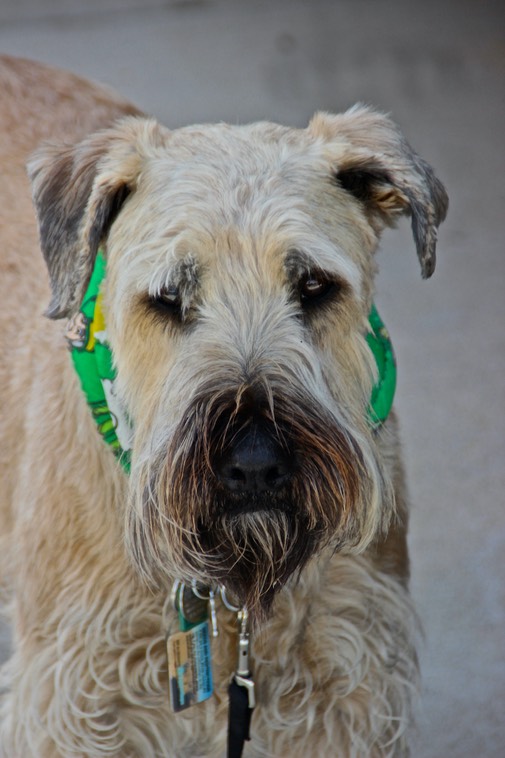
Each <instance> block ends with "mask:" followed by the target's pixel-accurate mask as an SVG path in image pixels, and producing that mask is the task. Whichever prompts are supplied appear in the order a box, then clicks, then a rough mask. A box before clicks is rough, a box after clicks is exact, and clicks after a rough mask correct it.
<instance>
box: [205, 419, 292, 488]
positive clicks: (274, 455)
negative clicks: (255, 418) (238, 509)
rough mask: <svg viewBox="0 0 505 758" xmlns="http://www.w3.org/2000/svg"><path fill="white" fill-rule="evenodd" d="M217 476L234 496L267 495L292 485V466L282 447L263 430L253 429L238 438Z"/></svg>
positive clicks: (219, 468)
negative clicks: (264, 493)
mask: <svg viewBox="0 0 505 758" xmlns="http://www.w3.org/2000/svg"><path fill="white" fill-rule="evenodd" d="M216 473H217V476H218V478H219V480H220V482H221V484H223V485H224V486H225V487H226V488H227V489H228V490H229V491H230V492H237V493H247V492H265V491H267V490H278V489H279V488H280V487H282V486H283V485H284V484H285V483H286V482H287V481H288V479H289V477H290V473H291V464H290V461H289V458H288V455H287V453H286V452H285V451H284V450H283V449H282V448H281V446H280V445H279V444H278V443H277V442H276V441H275V440H274V439H272V437H271V436H270V435H269V434H268V433H267V432H265V431H264V430H263V429H261V428H260V427H258V426H257V425H252V426H250V427H248V429H247V430H246V431H245V432H242V433H240V434H239V435H237V437H236V438H235V439H234V441H233V444H232V445H231V447H230V448H229V450H228V451H227V453H226V454H225V455H224V456H223V458H222V459H221V461H220V462H219V464H218V466H217V470H216Z"/></svg>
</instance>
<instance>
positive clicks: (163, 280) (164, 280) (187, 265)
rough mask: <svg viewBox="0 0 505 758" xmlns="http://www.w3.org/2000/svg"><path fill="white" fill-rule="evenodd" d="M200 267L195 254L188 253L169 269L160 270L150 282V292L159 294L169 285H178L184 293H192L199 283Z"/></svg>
mask: <svg viewBox="0 0 505 758" xmlns="http://www.w3.org/2000/svg"><path fill="white" fill-rule="evenodd" d="M198 275H199V267H198V262H197V260H196V258H195V256H194V255H192V254H191V253H188V254H187V255H186V256H184V258H181V259H180V260H179V261H177V262H176V263H175V264H174V265H172V266H171V267H170V269H169V270H168V271H167V270H166V269H164V270H163V271H161V270H158V271H157V272H155V274H154V275H153V276H152V277H151V280H150V282H149V294H150V295H159V294H160V292H162V291H163V290H165V289H168V288H169V287H174V286H175V287H178V288H180V289H181V290H182V291H183V294H184V295H188V294H189V293H191V292H192V291H193V290H194V289H195V288H196V285H197V283H198Z"/></svg>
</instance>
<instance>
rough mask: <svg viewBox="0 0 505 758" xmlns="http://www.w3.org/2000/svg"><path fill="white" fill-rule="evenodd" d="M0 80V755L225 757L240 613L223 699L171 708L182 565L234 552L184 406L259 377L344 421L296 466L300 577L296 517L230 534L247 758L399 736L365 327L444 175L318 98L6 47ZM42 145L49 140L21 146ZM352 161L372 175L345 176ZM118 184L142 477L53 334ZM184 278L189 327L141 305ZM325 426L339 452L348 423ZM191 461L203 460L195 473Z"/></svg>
mask: <svg viewBox="0 0 505 758" xmlns="http://www.w3.org/2000/svg"><path fill="white" fill-rule="evenodd" d="M0 91H1V92H2V100H1V108H0V127H1V135H0V151H1V152H0V161H1V166H2V172H3V175H4V178H3V179H2V183H1V185H0V214H1V227H0V240H1V242H0V252H1V262H0V279H1V287H2V294H1V300H0V312H1V318H2V330H1V335H2V345H1V349H0V358H1V364H0V392H1V405H0V408H1V430H0V431H1V437H0V450H1V454H0V474H1V490H0V495H1V500H0V535H1V536H0V539H1V542H0V556H1V558H0V560H1V566H2V581H3V588H4V593H5V596H6V610H7V613H8V615H9V616H10V619H11V621H12V627H13V651H12V656H11V658H10V660H9V661H8V662H7V663H6V664H5V665H4V667H3V669H2V671H1V683H2V686H3V688H4V691H3V695H2V696H1V701H0V702H1V706H0V708H1V710H0V756H2V757H3V758H30V757H32V758H58V757H65V758H70V756H72V757H77V756H86V757H89V758H98V757H99V756H114V758H155V757H157V758H161V757H162V756H163V757H165V758H196V757H197V756H202V757H203V756H208V757H210V756H212V757H215V758H218V757H219V758H222V757H223V756H224V755H225V741H226V725H227V687H228V683H229V680H230V676H231V674H232V672H233V670H234V665H235V650H236V644H237V635H236V622H235V619H234V617H233V615H232V614H231V613H230V612H228V611H226V610H225V609H224V608H223V607H220V608H219V610H218V619H219V629H220V636H219V637H218V638H217V639H216V640H215V641H214V642H213V655H214V680H215V685H216V686H215V694H214V696H213V697H212V698H211V699H210V700H209V701H206V702H205V703H203V704H201V705H199V706H195V707H193V708H191V709H190V710H189V711H187V712H185V713H183V714H179V715H174V714H172V713H171V710H170V706H169V699H168V680H167V660H166V650H165V636H166V634H167V633H168V632H169V631H170V630H173V629H174V628H175V627H176V619H175V614H174V612H173V609H172V608H171V604H170V597H169V596H170V589H171V582H172V580H173V579H174V578H175V577H176V576H177V577H183V578H187V579H189V578H192V577H193V578H199V579H201V580H203V581H205V580H207V581H208V579H209V575H212V576H219V571H220V570H221V568H220V564H219V559H218V558H216V556H210V555H207V554H205V552H204V551H203V550H201V549H200V548H201V546H202V543H201V541H200V538H199V537H197V536H195V535H196V532H197V527H198V523H199V519H200V518H210V516H211V509H212V506H213V503H212V502H207V501H202V500H200V499H199V496H198V494H197V489H198V487H199V485H200V477H201V480H202V482H204V483H205V485H206V486H208V487H211V486H213V485H212V481H211V480H212V472H211V470H210V467H207V463H206V462H205V461H203V460H202V461H198V460H197V461H196V462H195V461H192V460H191V456H190V452H189V451H190V449H192V448H191V444H192V442H191V441H192V440H193V439H194V438H195V439H198V435H199V434H203V433H205V434H206V433H207V432H206V430H207V426H206V425H207V424H209V423H210V421H209V419H207V420H205V421H204V422H202V424H203V426H201V427H200V426H199V421H198V418H199V417H198V416H197V415H195V416H194V420H193V415H192V414H196V411H195V408H196V407H197V406H198V407H200V406H199V405H198V403H200V402H201V401H200V399H199V398H200V397H201V396H204V397H205V403H207V407H208V408H209V409H211V410H212V409H213V408H215V407H216V408H217V407H218V404H219V402H220V398H221V396H222V395H223V393H225V392H227V393H228V394H230V395H232V396H233V397H236V398H237V399H236V404H237V408H238V406H239V405H240V403H241V400H240V398H241V396H242V394H243V393H247V392H250V391H251V387H254V388H260V389H261V393H263V394H264V396H265V397H266V398H267V401H266V405H267V406H268V407H267V409H266V410H265V413H266V412H267V411H268V412H271V413H272V414H273V415H274V417H276V414H277V413H278V414H279V417H278V420H279V423H280V424H281V425H282V423H283V419H284V417H283V415H282V414H283V412H284V411H283V403H284V402H285V403H286V408H287V409H288V410H289V409H295V410H294V411H293V412H294V413H295V412H296V413H297V414H298V413H299V416H300V419H304V418H305V416H306V417H307V427H310V426H311V424H312V423H315V424H319V423H320V422H319V419H320V418H321V419H323V418H324V419H326V420H328V424H329V426H328V440H333V439H334V438H335V439H339V440H343V442H342V445H343V448H344V449H343V451H342V453H341V459H340V458H339V460H341V463H340V464H339V466H340V469H339V472H338V473H336V472H332V473H328V474H327V475H325V477H326V478H325V479H324V481H323V480H322V479H321V481H320V482H319V481H318V479H317V477H314V479H313V480H311V481H310V482H309V483H308V484H310V485H311V487H312V489H310V487H309V488H308V489H307V502H306V503H305V502H304V503H303V508H306V510H307V524H309V525H311V524H312V525H313V524H316V523H318V524H319V525H322V528H324V530H325V537H324V539H322V540H321V542H320V544H319V545H318V547H317V550H315V552H314V554H313V555H312V556H311V557H310V559H309V560H308V561H307V562H305V563H304V564H303V566H300V570H301V573H300V575H299V576H298V572H297V571H294V573H293V574H292V576H290V577H285V578H284V579H283V580H282V581H279V576H278V573H276V572H279V571H280V569H279V566H278V564H277V562H276V560H274V558H273V556H274V555H278V552H276V551H281V552H286V551H287V550H288V548H289V544H288V542H287V537H286V535H287V534H288V527H287V526H283V524H284V521H285V520H286V519H287V518H288V517H287V516H285V515H284V516H283V517H282V518H281V517H280V516H279V520H278V522H276V523H277V524H278V528H279V531H278V532H277V531H276V530H275V529H272V526H271V525H272V522H271V521H270V520H269V519H267V518H266V516H265V514H264V513H263V511H260V512H259V514H258V513H254V514H251V515H247V516H244V517H243V519H242V520H240V522H239V526H240V530H241V531H240V530H239V531H240V534H239V535H238V536H237V535H235V533H234V532H233V530H230V531H229V539H230V542H231V543H233V541H234V540H235V539H236V540H237V545H239V544H241V543H240V539H241V535H242V532H244V533H247V534H249V537H250V539H251V540H253V542H254V544H256V545H260V546H261V556H258V563H259V564H260V566H259V568H255V569H254V572H256V573H254V572H253V573H254V576H255V582H256V584H254V586H252V587H251V588H249V589H250V594H249V595H248V597H250V598H251V604H252V606H251V608H252V611H253V615H254V614H255V618H256V619H257V621H256V627H255V631H254V636H253V656H252V666H253V670H254V676H255V681H256V687H257V700H258V705H257V708H256V710H255V712H254V714H253V719H252V729H251V736H252V739H251V742H250V743H247V744H246V748H245V751H244V756H246V757H247V758H252V756H263V757H264V758H266V757H268V758H307V756H314V758H316V757H319V756H321V758H323V757H324V758H326V756H330V755H331V756H336V757H338V758H393V757H395V758H405V757H406V756H407V755H408V729H409V726H410V725H411V723H412V703H413V699H414V696H415V692H416V689H417V679H418V672H417V659H416V653H415V639H416V628H417V623H416V617H415V613H414V611H413V609H412V606H411V602H410V600H409V596H408V592H407V579H408V559H407V550H406V529H407V506H406V499H405V492H404V483H403V473H402V468H401V463H400V454H399V443H398V433H397V426H396V419H395V417H394V414H392V415H391V416H390V418H389V420H388V422H387V424H386V425H385V426H384V427H383V428H382V429H381V430H379V431H378V432H374V431H372V430H371V428H370V425H369V423H368V419H367V405H368V401H369V397H370V391H371V387H372V385H373V382H374V380H375V373H374V372H375V367H374V361H373V358H372V356H371V353H370V351H369V349H368V347H367V343H366V340H365V335H366V330H367V317H368V313H369V309H370V306H371V303H372V298H373V277H374V273H375V262H374V257H373V253H374V251H375V248H376V245H377V242H378V235H379V234H380V230H381V229H382V228H383V226H384V224H385V223H388V224H392V223H394V220H395V218H396V217H397V216H398V215H399V214H401V213H410V214H411V215H412V218H413V229H414V235H415V238H416V244H417V248H418V255H419V259H420V262H421V266H422V267H423V272H424V274H425V275H426V276H429V275H430V274H431V272H432V269H433V265H434V245H435V238H436V226H437V225H438V223H439V222H440V221H441V220H442V218H443V216H444V213H445V205H446V198H445V193H444V191H443V188H442V187H441V185H440V184H439V183H438V182H437V180H436V179H435V178H434V177H433V174H432V172H431V170H430V169H429V168H428V167H427V166H426V164H424V162H422V161H421V159H419V158H418V156H416V155H415V153H413V152H412V151H411V150H410V148H409V146H408V145H407V144H406V143H405V142H404V140H403V138H402V137H401V135H400V133H399V132H398V130H397V129H396V128H395V127H394V125H393V124H392V123H391V122H390V121H389V120H388V119H386V118H385V117H384V116H382V115H380V114H377V113H375V112H373V111H370V110H368V109H365V108H356V109H354V110H351V111H349V112H347V113H346V114H342V115H341V116H330V115H328V114H318V115H316V116H315V117H314V119H313V120H312V122H311V124H310V125H309V127H308V129H307V130H295V129H287V128H284V127H279V126H276V125H272V124H254V125H250V126H245V127H228V126H226V125H219V126H203V127H189V128H187V129H181V130H177V131H175V132H170V131H169V130H167V129H165V128H164V127H162V126H160V125H159V124H157V123H156V122H155V121H154V120H150V119H144V118H143V117H140V115H137V114H136V112H135V109H134V108H133V107H132V106H130V105H129V104H127V103H125V102H123V101H121V100H120V99H119V98H117V96H115V95H113V94H112V93H108V92H106V91H104V90H103V89H101V88H99V87H97V86H95V85H91V84H89V83H87V82H84V81H82V80H79V79H77V78H76V77H73V76H71V75H69V74H65V73H62V72H56V71H53V70H52V69H48V68H46V67H44V66H39V65H37V64H32V63H29V62H26V61H17V60H15V59H9V58H1V59H0ZM118 118H123V120H120V121H117V119H118ZM104 127H107V130H106V131H102V132H98V133H97V131H96V130H99V129H102V128H104ZM89 135H92V136H89ZM46 140H49V141H50V142H51V143H54V144H55V145H56V146H55V147H54V146H53V147H48V148H47V147H46V148H42V149H41V150H39V151H38V152H37V153H36V154H35V156H34V157H32V155H33V151H34V150H35V149H36V148H38V146H39V145H40V144H41V143H42V142H43V141H46ZM81 140H83V141H82V142H81V143H80V145H79V146H78V147H74V145H75V144H77V143H79V142H80V141H81ZM60 142H65V143H66V144H67V147H65V148H62V147H58V143H60ZM27 161H29V166H30V169H29V170H30V175H31V178H32V182H33V193H34V198H35V204H36V207H37V211H38V215H39V222H40V225H41V235H42V247H43V250H44V255H45V256H46V259H47V261H48V265H49V269H50V274H51V280H52V282H51V284H52V301H51V306H50V314H51V315H52V316H53V320H50V319H47V318H44V317H43V316H42V312H43V311H44V310H45V309H47V307H48V304H49V302H50V300H51V292H50V286H49V281H48V277H47V269H46V264H45V262H44V259H43V256H42V254H41V252H40V249H39V242H38V235H37V223H36V216H35V212H34V211H33V209H32V205H31V199H30V195H31V192H30V187H29V183H28V179H27V177H26V175H25V165H26V163H27ZM58 161H60V162H61V163H58ZM55 166H56V167H59V168H58V170H56V169H55ZM69 167H73V168H72V170H73V172H74V173H73V174H71V173H69V171H70V168H69ZM339 172H340V173H339ZM346 172H347V173H346ZM349 172H350V173H349ZM360 172H364V174H365V179H366V182H367V184H366V188H365V189H363V187H362V186H361V185H360V189H359V192H361V193H363V192H365V195H363V197H359V196H358V194H357V192H356V190H355V187H354V184H352V185H351V184H349V186H347V185H348V183H349V182H352V183H353V182H354V181H355V179H356V177H357V179H358V180H359V181H360V182H361V181H362V180H363V173H361V174H360ZM332 174H333V175H334V176H340V183H339V181H332V180H331V176H332ZM125 186H127V187H128V191H129V193H130V194H129V195H128V196H127V197H126V198H125V197H124V196H123V194H121V192H122V189H123V188H124V187H125ZM44 193H47V194H46V195H45V194H44ZM118 197H121V202H122V203H123V204H122V206H121V208H120V209H119V213H118V215H117V217H114V218H112V221H111V224H110V225H109V226H110V228H109V227H107V228H105V226H104V228H103V230H102V233H101V234H100V242H101V244H102V246H103V247H104V249H105V251H106V256H107V271H108V273H107V278H106V281H105V284H104V297H105V308H106V320H107V328H108V332H109V337H110V341H111V345H112V348H113V353H114V356H115V360H116V364H117V369H118V379H119V393H120V396H121V399H122V402H123V403H124V404H125V406H126V408H127V409H128V413H129V415H130V417H131V419H132V421H133V426H134V430H135V442H134V455H133V468H132V474H131V477H130V478H127V477H126V476H125V475H124V474H123V472H122V470H121V468H120V467H119V465H118V463H117V462H116V460H115V459H114V457H113V455H112V453H111V451H110V450H109V449H107V448H106V446H105V445H104V443H103V442H102V440H101V439H100V437H99V435H98V433H97V431H96V428H95V425H94V422H93V420H92V418H91V414H90V412H89V409H88V407H87V406H86V403H85V400H84V398H83V396H82V392H81V390H80V387H79V384H78V379H77V378H76V376H75V374H74V371H73V368H72V367H71V364H70V361H69V357H68V351H67V348H66V345H65V340H64V336H63V335H64V331H65V317H66V316H69V315H72V314H73V313H74V312H75V311H76V310H77V308H78V305H79V298H80V296H82V291H83V289H82V288H83V286H85V283H86V281H87V276H89V271H90V265H92V257H93V254H94V250H93V242H92V241H93V239H95V237H96V226H97V223H98V221H97V219H101V218H103V217H105V215H107V214H106V211H107V212H108V211H109V206H110V205H111V204H113V202H115V201H116V200H117V198H118ZM111 198H115V200H114V201H113V200H111ZM72 213H74V216H75V217H77V216H78V223H73V225H72V224H70V221H68V219H71V217H72ZM72 218H73V217H72ZM67 221H68V224H67ZM74 221H75V219H74ZM44 224H46V231H44ZM65 224H67V225H65ZM48 227H49V233H48V232H47V228H48ZM99 231H100V230H99ZM93 235H95V237H94V236H93ZM90 240H91V241H90ZM60 248H61V250H60ZM290 256H291V258H290ZM293 256H294V257H293ZM297 256H298V257H297ZM61 261H63V264H62V263H61ZM65 261H67V263H66V264H65ZM64 264H65V265H64ZM307 265H308V266H309V267H312V268H313V269H314V270H317V271H319V270H324V271H329V272H331V273H332V276H334V277H335V278H336V279H338V281H339V283H340V286H341V294H340V296H339V300H338V302H337V303H336V305H335V306H334V307H331V308H330V307H328V308H326V309H325V310H324V311H322V312H321V313H319V312H318V313H317V314H316V315H314V316H310V318H309V317H307V318H305V317H304V318H301V317H300V306H299V304H298V303H297V301H296V298H295V299H293V289H292V281H293V280H294V279H295V278H296V277H298V276H299V274H298V273H297V269H296V267H297V266H302V267H303V266H307ZM70 268H71V269H72V271H73V272H74V273H75V275H74V274H73V275H72V276H73V278H72V281H71V282H70V279H69V270H70ZM290 277H291V278H290ZM174 281H176V282H177V283H178V286H179V289H180V291H181V292H182V305H181V308H182V316H181V318H182V319H183V323H184V326H183V328H180V324H175V323H174V322H173V321H170V319H168V318H166V319H165V320H164V319H163V318H160V317H159V315H158V314H153V312H152V311H151V310H150V308H151V306H150V305H149V303H151V302H152V301H153V299H155V298H156V297H157V296H158V295H159V294H160V293H162V292H163V291H165V290H166V288H167V286H168V285H170V284H171V283H173V282H174ZM195 282H196V284H195ZM83 283H84V284H83ZM54 317H58V318H54ZM62 317H63V320H61V319H62ZM255 391H256V389H255ZM258 391H259V390H258ZM209 413H210V415H212V413H211V411H209ZM297 418H298V417H297ZM321 423H322V422H321ZM185 424H186V425H187V426H188V428H187V429H186V427H185V426H184V425H185ZM318 428H319V427H318ZM309 432H310V428H309V429H307V430H305V431H300V432H299V435H300V440H303V439H305V436H304V435H308V434H309ZM209 435H211V432H209ZM307 439H308V437H307ZM310 444H311V445H313V446H314V456H315V455H316V452H317V450H316V448H317V445H319V444H320V445H321V456H322V457H321V460H322V461H324V462H327V461H329V460H333V458H331V455H333V452H332V451H331V450H329V449H328V448H329V447H331V445H332V444H333V443H332V442H330V441H328V442H327V443H325V442H324V441H320V442H316V441H314V440H312V441H311V442H310ZM325 445H326V447H325ZM211 447H212V446H211ZM323 448H324V449H323ZM205 450H206V453H205V454H206V455H207V454H208V455H212V453H213V451H212V450H211V449H210V450H207V449H205ZM351 453H353V455H351ZM318 460H319V459H318ZM335 460H336V459H335ZM330 468H331V467H330ZM180 471H182V472H183V473H187V472H188V471H190V472H191V475H190V476H189V480H188V481H189V486H188V488H187V490H185V489H184V486H183V483H184V482H186V479H185V478H184V477H183V476H182V474H180ZM321 476H322V475H321ZM328 493H330V494H328ZM332 493H333V494H332ZM332 498H333V499H332ZM332 503H335V505H332ZM337 511H338V512H337ZM216 518H217V516H216ZM283 519H284V521H283ZM247 530H249V531H247ZM186 538H188V539H189V540H190V543H189V544H190V545H191V550H190V552H189V557H188V553H185V552H184V550H183V549H182V545H183V543H184V540H185V539H186ZM237 550H239V547H237ZM238 555H239V553H238ZM237 560H239V558H238V559H237ZM212 572H214V573H212ZM262 572H264V574H262ZM221 578H222V580H223V581H224V582H225V583H226V576H224V577H221ZM230 581H231V580H230ZM251 581H252V580H251ZM283 583H285V586H283V587H281V585H282V584H283ZM277 587H279V588H278V589H277V591H276V594H275V598H274V599H273V604H272V605H271V608H269V609H268V610H265V609H263V610H262V609H261V602H262V597H263V595H264V594H265V593H267V592H270V591H271V590H272V589H275V588H277ZM231 589H233V587H231ZM256 612H257V613H256Z"/></svg>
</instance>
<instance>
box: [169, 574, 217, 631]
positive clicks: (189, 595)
mask: <svg viewBox="0 0 505 758" xmlns="http://www.w3.org/2000/svg"><path fill="white" fill-rule="evenodd" d="M173 592H174V606H175V609H176V610H177V611H178V612H179V628H180V630H181V631H182V632H187V631H188V630H189V629H192V628H193V627H194V626H196V625H197V624H201V623H202V622H203V621H207V618H208V616H209V599H208V598H205V597H202V596H201V595H200V594H197V593H196V592H195V591H194V588H193V587H191V586H189V585H187V584H182V583H177V584H176V585H175V586H174V591H173Z"/></svg>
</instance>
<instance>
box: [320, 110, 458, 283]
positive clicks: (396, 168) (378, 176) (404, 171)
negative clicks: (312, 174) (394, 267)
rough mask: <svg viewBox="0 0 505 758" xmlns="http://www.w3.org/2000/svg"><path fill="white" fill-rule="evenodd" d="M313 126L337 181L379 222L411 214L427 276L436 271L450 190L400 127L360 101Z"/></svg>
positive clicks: (419, 255)
mask: <svg viewBox="0 0 505 758" xmlns="http://www.w3.org/2000/svg"><path fill="white" fill-rule="evenodd" d="M308 128H309V132H311V133H312V134H313V135H314V136H315V137H317V138H319V139H321V138H322V139H323V140H324V142H325V143H326V144H327V147H328V151H329V152H328V158H329V160H330V163H331V166H332V172H333V173H332V178H333V180H334V181H336V182H337V184H338V185H339V186H340V187H342V188H343V189H345V190H347V191H348V192H350V193H351V194H352V195H353V196H354V197H355V198H357V199H358V200H359V201H360V202H362V203H363V205H364V209H365V212H366V213H367V215H368V217H369V219H370V222H371V223H372V224H373V225H377V224H379V226H380V225H385V224H387V225H388V226H393V225H394V223H395V221H396V219H397V217H398V216H400V215H410V217H411V219H412V231H413V235H414V240H415V243H416V247H417V255H418V258H419V261H420V263H421V272H422V275H423V277H424V278H428V277H429V276H431V275H432V273H433V271H434V269H435V260H436V258H435V248H436V242H437V227H438V226H439V224H440V223H441V222H442V221H443V220H444V218H445V215H446V213H447V207H448V198H447V193H446V191H445V189H444V186H443V185H442V183H441V182H440V181H439V180H438V179H437V178H436V176H435V175H434V173H433V170H432V169H431V167H430V166H429V165H428V164H427V163H426V162H425V161H424V160H423V159H422V158H420V157H419V156H418V155H417V153H415V152H414V150H412V148H411V147H410V145H409V144H408V143H407V141H406V140H405V138H404V137H403V135H402V134H401V132H400V130H399V129H398V127H397V126H396V125H395V124H394V123H393V122H392V121H391V120H390V119H389V118H387V117H386V116H384V115H383V114H381V113H378V112H377V111H374V110H372V109H370V108H367V107H364V106H360V105H358V106H354V108H351V109H350V110H348V111H346V112H345V113H342V114H340V115H335V116H334V115H331V114H328V113H316V115H315V116H314V118H313V119H312V121H311V122H310V124H309V127H308Z"/></svg>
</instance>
